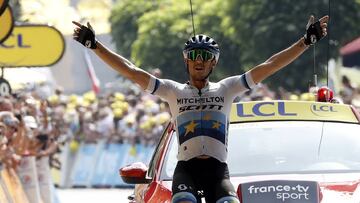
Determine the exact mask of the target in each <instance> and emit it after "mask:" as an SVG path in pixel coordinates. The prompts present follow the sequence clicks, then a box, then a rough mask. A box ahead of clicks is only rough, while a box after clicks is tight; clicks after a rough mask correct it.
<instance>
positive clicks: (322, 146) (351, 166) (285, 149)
mask: <svg viewBox="0 0 360 203" xmlns="http://www.w3.org/2000/svg"><path fill="white" fill-rule="evenodd" d="M230 128H231V129H230V131H229V132H230V136H229V148H228V149H229V156H228V164H229V170H230V172H231V174H233V175H236V174H237V175H252V174H277V173H324V172H338V171H352V170H360V165H359V164H360V158H359V156H358V155H356V154H354V152H353V151H354V149H355V148H357V147H359V144H360V139H359V138H360V137H359V136H360V135H359V134H358V133H355V132H360V125H358V124H347V123H335V122H333V123H332V122H327V123H323V122H306V121H304V122H302V121H286V122H258V123H256V122H255V123H243V124H236V125H232V126H231V127H230ZM346 146H348V147H346Z"/></svg>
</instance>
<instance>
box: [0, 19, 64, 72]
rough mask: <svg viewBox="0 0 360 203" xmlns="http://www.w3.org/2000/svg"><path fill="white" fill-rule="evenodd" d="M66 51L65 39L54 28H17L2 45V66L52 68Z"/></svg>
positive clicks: (0, 52) (0, 53)
mask: <svg viewBox="0 0 360 203" xmlns="http://www.w3.org/2000/svg"><path fill="white" fill-rule="evenodd" d="M64 50H65V41H64V37H63V35H62V34H61V33H60V32H59V31H58V30H57V29H56V28H54V27H51V26H47V25H25V26H15V27H14V29H13V31H12V33H11V35H10V36H9V37H8V38H7V39H6V40H5V41H4V42H2V43H1V44H0V66H2V67H39V66H40V67H41V66H51V65H53V64H55V63H57V62H58V61H59V60H60V59H61V57H62V56H63V54H64Z"/></svg>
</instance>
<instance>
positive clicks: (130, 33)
mask: <svg viewBox="0 0 360 203" xmlns="http://www.w3.org/2000/svg"><path fill="white" fill-rule="evenodd" d="M160 2H161V0H157V1H155V0H153V1H144V0H121V1H119V2H118V3H117V4H116V5H115V7H114V8H113V10H112V12H111V16H110V23H111V35H112V37H113V39H114V41H115V44H116V48H117V50H118V51H119V52H120V53H121V54H122V55H123V56H125V57H126V58H129V57H130V56H131V50H132V44H133V43H134V41H135V40H136V39H137V37H138V19H139V18H140V17H141V16H142V15H144V14H145V13H146V12H149V11H151V10H156V9H157V8H158V5H159V3H160Z"/></svg>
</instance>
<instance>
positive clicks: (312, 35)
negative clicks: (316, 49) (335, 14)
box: [304, 15, 329, 45]
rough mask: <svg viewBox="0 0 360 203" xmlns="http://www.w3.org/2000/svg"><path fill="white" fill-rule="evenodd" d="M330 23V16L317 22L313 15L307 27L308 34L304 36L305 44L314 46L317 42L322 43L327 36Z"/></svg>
mask: <svg viewBox="0 0 360 203" xmlns="http://www.w3.org/2000/svg"><path fill="white" fill-rule="evenodd" d="M328 22H329V16H328V15H326V16H323V17H322V18H320V19H319V20H318V21H316V22H315V17H314V16H313V15H311V16H310V18H309V21H308V23H307V25H306V33H305V35H304V38H305V44H306V45H313V44H315V43H316V42H318V41H320V40H321V39H322V38H324V37H325V36H326V35H327V26H328Z"/></svg>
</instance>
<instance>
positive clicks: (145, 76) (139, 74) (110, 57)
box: [73, 21, 150, 89]
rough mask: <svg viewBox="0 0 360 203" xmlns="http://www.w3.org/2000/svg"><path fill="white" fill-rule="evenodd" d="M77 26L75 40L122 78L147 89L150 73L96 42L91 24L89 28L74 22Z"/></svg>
mask: <svg viewBox="0 0 360 203" xmlns="http://www.w3.org/2000/svg"><path fill="white" fill-rule="evenodd" d="M73 24H74V25H75V26H76V28H75V29H74V34H73V38H74V39H75V40H76V41H78V42H79V43H81V44H82V45H84V46H85V47H87V48H90V49H92V50H93V51H94V52H95V54H96V55H98V56H99V57H100V58H101V59H102V60H103V61H104V62H105V63H107V64H108V65H110V66H111V67H112V68H113V69H115V70H116V71H118V72H119V73H120V74H121V75H122V76H124V77H126V78H128V79H130V80H131V81H133V82H135V83H137V84H139V85H140V86H141V87H142V88H143V89H146V88H147V85H148V83H149V80H150V73H148V72H146V71H144V70H142V69H140V68H138V67H136V66H135V65H134V64H133V63H131V62H130V61H129V60H127V59H126V58H124V57H123V56H121V55H119V54H117V53H115V52H113V51H111V50H110V49H108V48H107V47H106V46H105V45H103V44H102V43H101V42H99V41H98V40H96V38H95V32H94V30H93V28H92V27H91V25H90V23H87V26H85V25H82V24H80V23H78V22H75V21H73Z"/></svg>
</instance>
